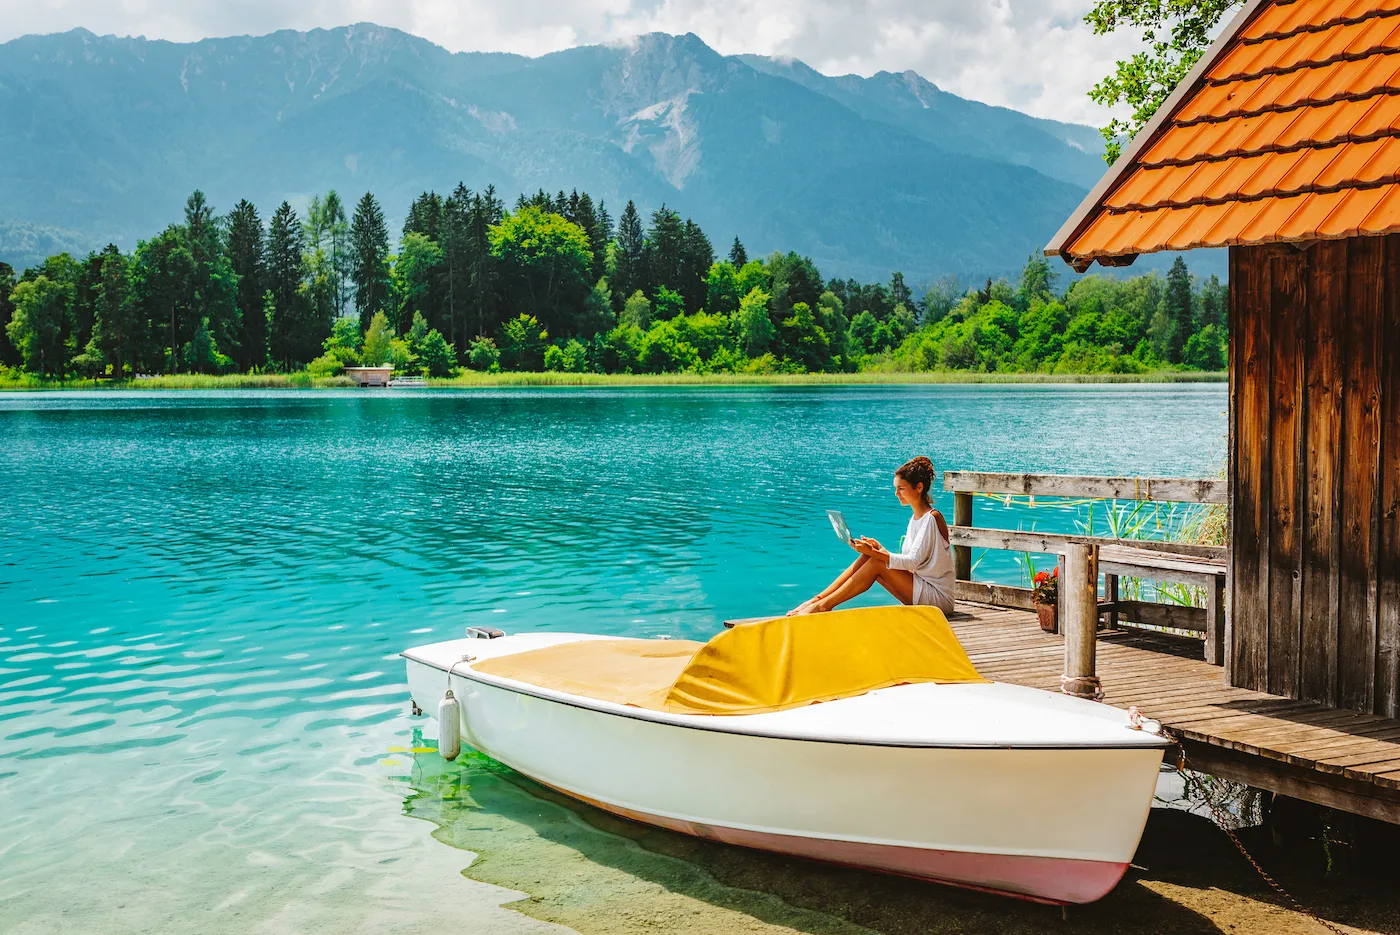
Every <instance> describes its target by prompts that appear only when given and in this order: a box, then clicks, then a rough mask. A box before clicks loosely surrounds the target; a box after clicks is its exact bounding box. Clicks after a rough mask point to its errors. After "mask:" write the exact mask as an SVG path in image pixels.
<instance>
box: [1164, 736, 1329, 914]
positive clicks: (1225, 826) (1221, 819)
mask: <svg viewBox="0 0 1400 935" xmlns="http://www.w3.org/2000/svg"><path fill="white" fill-rule="evenodd" d="M1162 736H1163V737H1165V738H1167V739H1168V740H1170V741H1171V742H1172V743H1174V744H1176V749H1177V759H1176V769H1177V772H1184V771H1185V770H1186V768H1187V766H1186V745H1185V744H1184V743H1183V742H1182V740H1181V737H1180V736H1178V735H1176V734H1173V733H1171V732H1170V731H1168V730H1167V729H1166V728H1163V729H1162ZM1204 801H1205V804H1206V807H1207V808H1209V809H1210V814H1211V818H1212V819H1213V820H1214V822H1215V826H1216V827H1217V828H1219V829H1220V830H1221V831H1223V832H1225V836H1226V837H1227V838H1229V839H1230V843H1231V844H1233V845H1235V850H1237V851H1239V852H1240V855H1241V856H1242V857H1244V859H1245V860H1247V861H1249V865H1250V866H1251V867H1253V868H1254V869H1255V871H1256V872H1257V873H1258V874H1259V876H1260V878H1261V879H1263V881H1264V882H1265V883H1267V884H1269V887H1270V888H1271V889H1273V891H1274V892H1276V893H1278V894H1279V895H1280V896H1282V897H1283V899H1284V901H1285V902H1287V903H1288V904H1289V905H1290V906H1292V907H1293V909H1294V911H1296V912H1297V913H1299V914H1300V915H1304V916H1307V917H1308V918H1309V919H1312V920H1313V921H1314V922H1316V923H1317V924H1318V925H1320V926H1322V927H1323V928H1325V929H1326V930H1327V931H1329V932H1332V933H1333V935H1347V933H1346V932H1345V931H1343V930H1342V929H1341V928H1339V927H1338V926H1337V925H1335V924H1333V923H1331V922H1329V921H1327V920H1326V919H1324V918H1322V917H1321V916H1319V915H1318V914H1317V913H1315V912H1313V911H1312V910H1310V909H1308V907H1306V906H1304V905H1303V904H1302V903H1300V902H1299V901H1298V900H1297V898H1296V897H1295V896H1294V895H1293V894H1292V893H1290V892H1288V890H1286V889H1284V888H1283V884H1281V883H1279V882H1278V881H1277V880H1275V879H1274V878H1273V877H1271V876H1269V872H1268V871H1267V870H1265V869H1264V868H1263V867H1261V866H1260V865H1259V861H1257V860H1255V859H1254V856H1253V855H1252V854H1250V853H1249V851H1248V850H1246V849H1245V846H1244V843H1243V842H1241V841H1240V839H1239V836H1238V835H1236V834H1235V832H1234V829H1232V828H1231V827H1230V821H1229V818H1228V816H1227V815H1226V814H1225V813H1224V812H1223V811H1222V810H1221V808H1220V806H1219V805H1217V804H1216V803H1215V802H1214V801H1213V800H1211V799H1210V798H1209V797H1206V798H1205V799H1204Z"/></svg>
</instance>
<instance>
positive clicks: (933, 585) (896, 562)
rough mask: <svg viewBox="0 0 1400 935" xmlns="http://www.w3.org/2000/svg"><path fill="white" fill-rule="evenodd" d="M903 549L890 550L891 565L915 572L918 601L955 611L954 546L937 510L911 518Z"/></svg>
mask: <svg viewBox="0 0 1400 935" xmlns="http://www.w3.org/2000/svg"><path fill="white" fill-rule="evenodd" d="M902 548H903V551H902V552H891V553H890V567H891V568H898V569H902V570H903V571H907V572H910V573H912V574H913V575H914V603H915V604H927V605H932V606H934V607H937V608H938V609H939V610H941V611H943V612H944V613H945V614H951V613H952V612H953V581H954V580H955V575H954V572H953V549H952V546H950V545H949V544H948V540H947V539H944V538H943V536H942V534H941V533H939V531H938V522H937V520H935V519H934V514H933V510H929V511H928V512H927V513H925V514H924V515H923V516H921V517H919V518H918V519H911V520H910V521H909V529H908V530H907V531H905V533H904V545H903V546H902Z"/></svg>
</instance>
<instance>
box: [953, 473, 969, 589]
mask: <svg viewBox="0 0 1400 935" xmlns="http://www.w3.org/2000/svg"><path fill="white" fill-rule="evenodd" d="M953 525H954V526H971V525H972V494H970V493H955V494H953ZM953 577H955V578H957V579H958V580H959V581H971V580H972V549H971V548H970V547H968V546H965V545H955V546H953Z"/></svg>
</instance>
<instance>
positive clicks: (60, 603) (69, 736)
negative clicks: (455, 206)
mask: <svg viewBox="0 0 1400 935" xmlns="http://www.w3.org/2000/svg"><path fill="white" fill-rule="evenodd" d="M1225 407H1226V396H1225V390H1224V387H1223V386H1219V385H1214V386H1211V385H1206V386H1075V387H1044V386H1030V387H1025V386H994V387H989V386H971V387H966V386H921V387H830V388H828V387H823V388H745V389H712V388H711V389H691V388H661V389H625V390H606V389H589V390H580V391H571V390H538V391H528V390H523V391H502V392H492V391H404V392H388V391H380V392H364V393H360V392H346V393H336V392H325V391H319V392H300V393H298V392H247V393H158V394H157V393H151V394H145V393H123V394H76V393H70V394H11V395H4V396H0V446H3V451H4V457H5V461H4V467H3V469H0V471H2V472H0V478H3V480H0V485H3V497H2V498H0V528H3V529H4V530H5V531H6V533H7V535H6V536H5V537H4V539H3V544H0V559H3V561H0V801H3V803H4V808H3V827H4V832H5V833H4V834H3V836H0V929H3V930H14V931H23V932H30V931H32V932H48V931H93V932H108V931H143V930H149V931H162V932H164V931H201V932H211V931H262V930H268V931H316V930H321V931H345V932H348V931H375V932H382V931H436V930H439V929H443V928H447V927H451V928H454V929H456V930H459V931H461V930H470V931H493V932H494V931H511V930H521V931H524V930H526V929H527V928H530V927H532V926H534V925H535V924H534V923H532V922H530V920H528V919H526V918H524V917H523V916H521V915H519V914H517V913H514V912H508V911H505V910H501V909H498V908H495V907H496V904H497V903H499V902H500V901H501V900H503V899H509V898H511V897H510V896H509V894H507V893H506V892H505V891H503V890H496V889H494V888H491V887H487V886H483V885H481V884H475V883H470V882H467V881H464V880H462V879H461V878H460V877H459V876H458V875H457V872H458V871H459V870H460V869H461V868H462V867H463V866H465V865H466V863H467V856H466V855H465V854H462V853H461V852H460V851H457V850H453V849H451V848H448V847H446V846H445V845H443V844H442V843H439V842H438V841H436V840H434V838H433V837H432V835H431V833H430V832H432V831H433V829H434V827H436V826H435V825H431V824H428V823H425V822H422V821H417V820H414V819H413V818H412V817H405V816H406V815H408V816H412V815H414V814H418V815H419V816H420V817H433V815H431V814H423V812H424V809H425V808H426V809H427V811H428V812H433V808H427V806H426V805H425V804H424V802H423V796H424V795H425V792H424V789H423V787H422V786H421V784H419V785H415V784H414V781H413V776H414V775H415V774H416V773H421V771H422V762H421V761H426V760H436V759H437V758H436V757H435V755H431V754H416V755H415V754H414V753H412V750H413V749H414V748H415V747H418V748H421V746H422V745H423V744H425V743H429V744H430V741H423V740H421V739H420V740H415V739H414V736H413V733H412V732H413V731H414V729H415V728H417V729H420V730H427V731H429V732H431V730H432V725H431V722H424V721H422V720H415V719H411V718H410V717H409V716H408V714H407V710H406V707H407V697H406V695H405V693H404V690H403V686H402V681H403V667H402V663H401V661H400V660H399V659H398V657H397V653H398V652H399V650H401V649H403V648H404V647H406V646H410V645H415V644H418V643H425V642H431V641H434V640H438V639H447V638H452V637H456V636H460V635H461V634H462V630H463V627H465V626H467V625H471V624H489V625H493V626H498V627H501V628H503V629H506V630H508V631H519V630H522V629H530V628H544V629H582V630H592V631H600V632H609V633H618V634H627V635H637V636H649V635H658V634H669V635H674V636H677V637H689V638H704V637H705V636H707V635H709V634H711V633H713V632H714V631H715V630H716V629H717V628H718V627H719V626H720V623H721V621H722V620H724V619H725V618H728V617H739V616H753V615H757V614H762V613H769V612H776V611H781V610H784V609H786V608H787V607H789V606H791V605H792V604H794V603H796V602H797V601H798V600H800V599H801V598H803V597H806V596H807V595H808V594H810V593H811V592H812V591H813V590H815V589H817V588H819V587H820V586H821V585H822V584H823V583H825V581H826V580H828V579H829V578H830V577H831V576H832V575H833V574H835V573H836V571H838V570H839V568H840V567H841V566H842V565H843V564H844V563H845V562H846V561H847V560H848V559H849V554H850V553H849V552H848V551H846V550H845V549H844V547H843V546H841V545H840V544H839V543H838V542H837V541H836V540H835V538H834V536H833V535H832V533H831V530H830V527H829V526H828V525H827V521H826V517H825V514H824V510H825V509H826V508H839V509H842V510H843V511H844V512H845V514H846V517H847V519H848V521H849V522H850V524H851V526H852V528H853V531H855V532H856V533H857V534H868V535H875V536H876V537H877V538H880V539H881V540H882V541H884V542H885V543H886V544H894V543H897V542H898V539H899V535H900V533H901V532H902V531H903V525H904V522H905V519H906V518H907V513H906V512H903V511H902V508H900V507H899V505H898V504H897V503H896V502H895V501H894V499H893V496H892V495H891V493H890V473H891V469H892V468H893V467H894V466H896V465H898V464H899V463H900V462H902V461H904V460H905V459H907V458H908V457H910V456H912V455H913V454H917V453H926V454H928V455H930V456H931V457H932V458H933V459H934V461H935V463H936V464H937V465H938V466H939V467H940V468H977V469H983V470H1018V471H1053V472H1059V473H1087V474H1109V473H1129V474H1157V475H1201V474H1213V473H1215V472H1216V471H1218V470H1219V468H1220V466H1221V465H1222V464H1223V460H1224V453H1225V451H1224V448H1225V446H1224V435H1225ZM940 505H941V506H942V508H943V509H944V511H945V512H946V513H948V514H949V515H951V512H952V510H951V502H950V501H948V500H947V499H946V498H942V497H940ZM978 510H979V514H978V521H979V523H981V522H985V523H987V524H989V525H1005V526H1007V527H1008V528H1015V527H1016V526H1024V527H1027V528H1029V527H1030V526H1032V525H1034V526H1036V527H1037V528H1041V529H1064V530H1070V529H1072V528H1073V522H1074V520H1075V519H1076V517H1079V518H1082V514H1081V513H1079V512H1078V511H1075V510H1069V509H1063V510H1055V509H1047V508H1037V509H1036V510H1034V511H1027V510H1026V509H1025V508H1024V507H1021V506H1015V505H1013V506H1010V507H998V506H996V505H994V504H988V503H986V502H982V501H979V506H978ZM1023 573H1024V572H1023V569H1021V568H1020V567H1019V566H1018V565H1017V564H1016V561H1015V557H1014V556H1007V555H998V554H992V555H989V556H988V557H986V558H984V559H983V560H982V561H981V563H980V564H979V565H978V568H977V575H978V576H979V577H983V578H989V579H1000V580H1005V581H1010V582H1016V581H1018V580H1020V578H1021V576H1022V575H1023ZM437 763H438V764H441V761H440V760H437ZM431 788H432V789H436V788H438V787H437V786H436V785H433V786H431ZM522 788H524V789H525V790H526V791H525V792H523V793H521V794H522V795H526V796H533V795H536V792H534V791H530V790H532V789H533V787H529V786H525V787H522ZM433 794H435V793H433ZM441 807H442V803H441V802H438V803H437V804H436V805H435V806H434V808H438V809H440V808H441ZM542 807H543V806H542ZM550 807H551V808H553V807H557V806H555V805H550ZM483 808H486V807H483ZM487 812H489V808H486V810H485V811H482V810H481V809H478V815H479V817H481V819H482V821H484V822H486V823H487V824H490V822H491V821H508V819H507V818H503V817H501V816H500V815H495V816H490V815H488V814H487ZM434 814H436V813H434ZM460 817H461V816H457V818H454V819H453V820H454V821H457V820H460ZM488 819H489V820H488ZM439 824H441V823H439ZM438 837H439V838H442V837H443V834H442V832H441V827H439V828H438ZM497 837H498V838H499V839H500V840H502V841H505V840H510V841H515V838H512V837H510V836H509V835H504V836H500V835H498V836H497ZM536 837H538V836H537V835H536ZM529 838H530V835H528V834H526V835H524V836H523V837H522V840H525V839H529ZM482 840H487V841H489V840H491V836H487V837H486V838H485V839H482V838H480V837H478V838H477V839H475V840H474V843H472V844H464V845H462V846H470V847H477V848H480V847H483V846H484V845H483V844H482ZM458 843H459V844H460V843H461V842H458ZM512 847H515V848H516V850H517V852H519V850H520V848H526V849H527V850H528V845H527V844H520V843H518V842H517V843H515V844H512ZM517 856H518V854H517ZM483 878H485V877H483ZM497 882H502V883H507V884H508V885H512V886H522V887H523V886H524V885H525V883H526V882H528V881H524V880H514V881H511V880H509V879H507V878H506V877H500V878H498V879H497Z"/></svg>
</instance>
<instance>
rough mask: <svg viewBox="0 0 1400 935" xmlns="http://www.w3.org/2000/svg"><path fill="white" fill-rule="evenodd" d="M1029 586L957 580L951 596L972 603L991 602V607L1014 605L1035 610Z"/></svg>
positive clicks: (1018, 608)
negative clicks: (1016, 586) (1021, 586)
mask: <svg viewBox="0 0 1400 935" xmlns="http://www.w3.org/2000/svg"><path fill="white" fill-rule="evenodd" d="M1031 594H1032V591H1031V589H1030V588H1015V587H1010V586H1007V585H1001V584H986V583H984V582H981V581H958V582H955V583H954V585H953V597H954V598H956V599H957V600H960V601H968V602H970V603H974V604H991V605H992V606H993V607H1014V608H1016V609H1017V610H1031V611H1033V610H1035V603H1034V602H1033V601H1032V600H1031Z"/></svg>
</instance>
